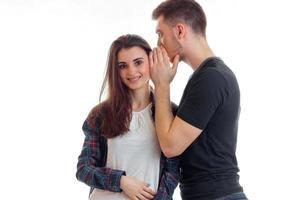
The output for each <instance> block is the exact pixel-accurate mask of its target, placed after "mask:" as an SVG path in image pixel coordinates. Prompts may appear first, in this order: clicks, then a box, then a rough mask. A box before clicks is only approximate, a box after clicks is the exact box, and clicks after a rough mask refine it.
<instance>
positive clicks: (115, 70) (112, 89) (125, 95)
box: [87, 34, 151, 138]
mask: <svg viewBox="0 0 300 200" xmlns="http://www.w3.org/2000/svg"><path fill="white" fill-rule="evenodd" d="M131 47H140V48H142V49H143V50H145V52H146V53H147V55H148V56H149V53H150V52H151V47H150V45H149V44H148V43H147V41H146V40H144V39H143V38H142V37H140V36H138V35H132V34H127V35H122V36H120V37H119V38H117V39H116V40H115V41H114V42H113V43H112V44H111V46H110V49H109V53H108V60H107V66H106V72H105V77H104V80H103V83H102V87H101V91H100V98H99V101H100V103H99V104H98V105H97V106H96V107H94V108H93V109H92V111H91V112H90V114H89V116H88V120H87V121H88V124H89V125H90V126H91V128H93V129H95V128H100V130H101V135H103V136H104V137H106V138H113V137H116V136H118V135H122V134H124V133H126V132H127V131H129V123H130V120H131V113H132V108H131V103H132V102H131V96H130V93H129V91H128V88H127V87H126V86H125V85H124V84H123V82H122V80H121V77H120V72H119V70H120V69H119V67H118V53H119V52H120V50H121V49H128V48H131ZM106 87H107V89H108V97H107V99H106V100H105V101H103V102H101V97H102V94H103V91H104V90H105V88H106Z"/></svg>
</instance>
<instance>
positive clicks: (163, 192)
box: [154, 154, 180, 200]
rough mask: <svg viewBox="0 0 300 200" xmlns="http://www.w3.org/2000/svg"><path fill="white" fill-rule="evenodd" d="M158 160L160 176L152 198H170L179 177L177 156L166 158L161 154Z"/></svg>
mask: <svg viewBox="0 0 300 200" xmlns="http://www.w3.org/2000/svg"><path fill="white" fill-rule="evenodd" d="M160 162H161V163H160V167H161V177H160V182H159V186H158V190H157V193H156V195H155V197H154V200H172V196H173V193H174V190H175V188H176V187H177V185H178V182H179V178H180V175H179V173H180V172H179V158H178V157H174V158H166V157H165V156H164V155H163V154H162V156H161V159H160Z"/></svg>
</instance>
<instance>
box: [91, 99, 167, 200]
mask: <svg viewBox="0 0 300 200" xmlns="http://www.w3.org/2000/svg"><path fill="white" fill-rule="evenodd" d="M151 106H152V104H149V105H148V106H147V107H146V108H144V109H143V110H141V111H139V112H132V119H131V122H130V127H129V129H130V130H129V132H128V133H126V134H125V135H122V136H118V137H115V138H112V139H108V140H107V163H106V166H107V167H109V168H112V169H119V170H123V171H125V172H126V175H127V176H133V177H135V178H137V179H139V180H141V181H144V182H146V183H148V184H150V188H151V189H152V190H153V191H155V192H156V191H157V189H158V181H159V165H160V155H161V150H160V147H159V143H158V140H157V136H156V133H155V127H154V123H153V119H152V115H151ZM90 199H91V200H98V199H99V200H100V199H101V200H128V199H129V198H128V197H127V196H126V194H125V193H124V192H121V193H119V192H110V191H106V190H101V189H96V188H95V189H94V190H93V192H92V193H91V195H90Z"/></svg>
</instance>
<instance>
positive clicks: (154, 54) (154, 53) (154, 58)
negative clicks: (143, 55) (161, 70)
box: [152, 48, 158, 65]
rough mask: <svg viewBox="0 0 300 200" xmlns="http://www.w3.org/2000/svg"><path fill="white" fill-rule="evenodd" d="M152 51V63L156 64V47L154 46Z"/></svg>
mask: <svg viewBox="0 0 300 200" xmlns="http://www.w3.org/2000/svg"><path fill="white" fill-rule="evenodd" d="M152 52H153V64H154V65H156V64H157V61H158V59H157V49H156V48H154V49H153V51H152Z"/></svg>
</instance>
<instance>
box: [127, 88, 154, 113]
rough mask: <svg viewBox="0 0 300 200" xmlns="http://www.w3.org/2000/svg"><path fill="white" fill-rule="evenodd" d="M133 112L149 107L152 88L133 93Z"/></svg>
mask: <svg viewBox="0 0 300 200" xmlns="http://www.w3.org/2000/svg"><path fill="white" fill-rule="evenodd" d="M131 97H132V110H133V111H139V110H142V109H144V108H145V107H147V106H148V105H149V103H150V87H149V88H146V89H141V90H137V91H132V92H131Z"/></svg>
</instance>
